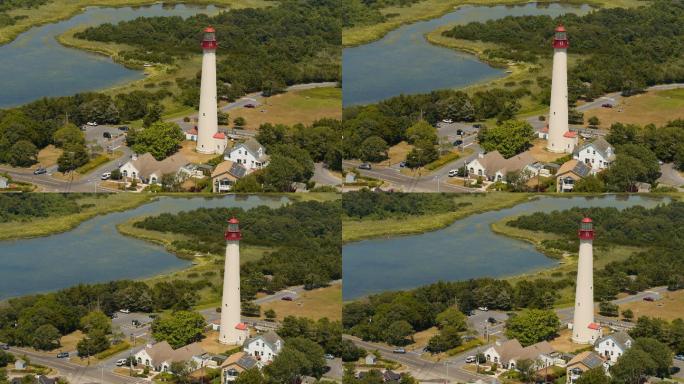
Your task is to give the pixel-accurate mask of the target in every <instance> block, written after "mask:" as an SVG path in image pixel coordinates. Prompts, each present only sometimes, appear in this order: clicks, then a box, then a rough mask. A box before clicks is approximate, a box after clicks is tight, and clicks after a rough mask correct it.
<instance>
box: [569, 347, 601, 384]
mask: <svg viewBox="0 0 684 384" xmlns="http://www.w3.org/2000/svg"><path fill="white" fill-rule="evenodd" d="M598 367H603V368H604V369H606V368H607V367H606V364H605V361H604V360H603V359H602V358H601V356H599V355H598V354H597V353H596V352H594V351H584V352H582V353H580V354H578V355H577V356H575V357H574V358H573V359H572V360H570V361H569V362H568V364H567V366H566V367H565V369H566V373H567V375H566V383H567V384H574V383H575V382H576V381H577V380H578V379H579V378H580V376H582V374H583V373H584V372H586V371H588V370H590V369H594V368H598Z"/></svg>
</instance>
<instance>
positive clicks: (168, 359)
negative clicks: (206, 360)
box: [135, 341, 206, 372]
mask: <svg viewBox="0 0 684 384" xmlns="http://www.w3.org/2000/svg"><path fill="white" fill-rule="evenodd" d="M203 355H206V352H205V351H204V349H202V346H201V345H200V344H199V343H192V344H188V345H186V346H183V347H180V348H178V349H173V348H171V345H169V343H168V342H166V341H160V342H158V343H156V344H154V345H148V346H147V347H145V348H144V349H142V350H140V351H139V352H138V353H136V354H135V359H136V361H137V362H138V364H142V365H144V366H147V367H150V368H151V369H152V370H154V371H157V372H167V371H168V370H169V369H170V367H171V363H173V362H176V361H186V362H189V361H191V360H195V361H196V358H199V357H201V356H203Z"/></svg>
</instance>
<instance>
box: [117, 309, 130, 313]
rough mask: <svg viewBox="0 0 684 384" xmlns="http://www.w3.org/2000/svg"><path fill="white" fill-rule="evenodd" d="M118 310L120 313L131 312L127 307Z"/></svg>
mask: <svg viewBox="0 0 684 384" xmlns="http://www.w3.org/2000/svg"><path fill="white" fill-rule="evenodd" d="M119 312H121V313H131V311H130V310H128V309H120V310H119Z"/></svg>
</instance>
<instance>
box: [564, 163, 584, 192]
mask: <svg viewBox="0 0 684 384" xmlns="http://www.w3.org/2000/svg"><path fill="white" fill-rule="evenodd" d="M590 174H591V167H590V166H588V165H587V164H585V163H583V162H581V161H579V160H576V159H572V160H569V161H566V162H565V163H563V165H561V167H560V168H559V169H558V172H556V192H572V190H573V189H574V188H575V184H576V183H577V182H578V181H580V180H582V179H584V178H585V177H587V176H589V175H590Z"/></svg>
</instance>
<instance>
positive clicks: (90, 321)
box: [79, 311, 112, 334]
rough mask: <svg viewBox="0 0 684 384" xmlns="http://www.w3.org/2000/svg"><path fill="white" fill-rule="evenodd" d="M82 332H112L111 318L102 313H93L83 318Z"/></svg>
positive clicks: (81, 322)
mask: <svg viewBox="0 0 684 384" xmlns="http://www.w3.org/2000/svg"><path fill="white" fill-rule="evenodd" d="M79 323H80V327H81V330H82V331H83V332H85V333H91V332H95V331H100V332H102V333H104V334H108V333H111V332H112V322H111V320H110V318H109V317H108V316H107V315H105V314H104V313H102V312H101V311H92V312H89V313H88V314H87V315H85V316H83V317H81V320H80V322H79Z"/></svg>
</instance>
